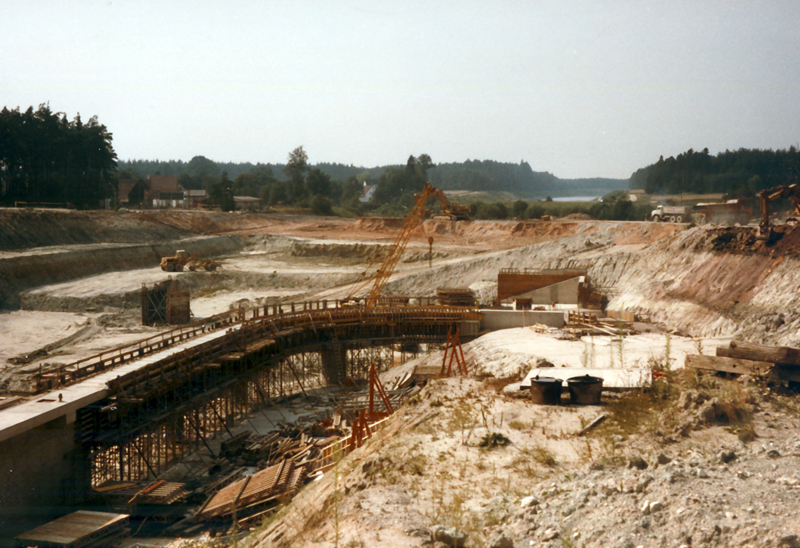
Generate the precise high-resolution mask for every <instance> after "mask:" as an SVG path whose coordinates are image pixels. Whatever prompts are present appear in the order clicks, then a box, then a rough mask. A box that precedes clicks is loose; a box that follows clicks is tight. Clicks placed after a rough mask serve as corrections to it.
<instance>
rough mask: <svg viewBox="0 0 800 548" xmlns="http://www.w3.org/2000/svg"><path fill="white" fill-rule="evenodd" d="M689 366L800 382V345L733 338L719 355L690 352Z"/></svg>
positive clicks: (717, 353)
mask: <svg viewBox="0 0 800 548" xmlns="http://www.w3.org/2000/svg"><path fill="white" fill-rule="evenodd" d="M686 367H691V368H693V369H701V370H706V371H716V372H719V373H732V374H736V375H751V376H755V377H763V376H767V375H772V376H773V378H775V379H777V380H781V381H790V382H800V348H790V347H788V346H765V345H760V344H751V343H745V342H738V341H731V343H730V345H729V346H727V347H725V346H720V347H717V351H716V356H703V355H687V356H686Z"/></svg>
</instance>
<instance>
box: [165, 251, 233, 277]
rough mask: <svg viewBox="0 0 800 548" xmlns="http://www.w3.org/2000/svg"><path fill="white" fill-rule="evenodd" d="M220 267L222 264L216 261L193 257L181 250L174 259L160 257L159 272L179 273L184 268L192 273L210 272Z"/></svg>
mask: <svg viewBox="0 0 800 548" xmlns="http://www.w3.org/2000/svg"><path fill="white" fill-rule="evenodd" d="M220 266H222V264H221V263H218V262H217V261H212V260H211V259H201V258H200V257H195V256H194V254H189V253H186V251H184V250H183V249H179V250H178V251H176V252H175V256H174V257H161V270H163V271H165V272H180V271H182V270H183V269H184V268H188V269H189V270H192V271H194V270H197V269H198V268H202V269H204V270H208V271H209V272H212V271H214V270H216V269H217V268H218V267H220Z"/></svg>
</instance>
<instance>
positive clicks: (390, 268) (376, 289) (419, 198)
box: [367, 184, 436, 306]
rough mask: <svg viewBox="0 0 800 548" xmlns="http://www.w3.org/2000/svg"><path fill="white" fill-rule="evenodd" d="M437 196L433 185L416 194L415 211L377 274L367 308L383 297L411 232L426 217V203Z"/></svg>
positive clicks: (428, 185)
mask: <svg viewBox="0 0 800 548" xmlns="http://www.w3.org/2000/svg"><path fill="white" fill-rule="evenodd" d="M435 194H436V189H435V188H434V187H433V185H431V184H426V185H425V188H423V189H422V192H420V193H419V194H414V200H415V203H414V209H412V210H411V212H410V213H409V214H408V216H406V220H405V222H404V223H403V228H402V229H400V233H399V234H398V235H397V237H396V238H395V239H394V242H392V245H391V247H390V248H389V255H388V256H387V257H386V259H385V260H384V261H383V264H382V265H381V267H380V268H379V269H378V272H377V274H375V278H374V280H373V283H372V288H371V289H370V291H369V295H367V306H371V305H372V304H373V303H374V302H375V299H377V298H378V297H380V296H381V293H382V292H383V286H385V285H386V282H388V281H389V277H391V275H392V273H393V272H394V269H395V267H396V266H397V263H398V262H399V261H400V257H401V256H402V255H403V251H404V250H405V248H406V245H407V244H408V240H409V238H410V237H411V232H412V231H413V230H414V229H415V228H416V227H417V225H418V224H419V222H420V220H422V218H423V217H424V215H425V202H427V201H428V198H430V197H431V196H433V195H435Z"/></svg>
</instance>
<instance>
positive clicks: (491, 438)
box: [478, 432, 511, 449]
mask: <svg viewBox="0 0 800 548" xmlns="http://www.w3.org/2000/svg"><path fill="white" fill-rule="evenodd" d="M510 443H511V440H510V439H508V438H507V437H505V436H504V435H503V434H501V433H500V432H489V433H488V434H486V435H485V436H483V438H482V439H481V441H480V443H479V444H478V447H485V448H486V449H494V448H495V447H505V446H506V445H508V444H510Z"/></svg>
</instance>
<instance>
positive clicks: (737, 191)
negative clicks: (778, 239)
mask: <svg viewBox="0 0 800 548" xmlns="http://www.w3.org/2000/svg"><path fill="white" fill-rule="evenodd" d="M798 176H800V152H798V150H797V148H796V147H794V146H791V147H789V148H788V149H782V150H775V151H773V150H759V149H744V148H740V149H739V150H736V151H731V150H726V151H725V152H720V153H719V154H717V155H716V156H712V155H711V154H709V153H708V149H707V148H706V149H703V150H702V151H701V152H695V151H694V150H692V149H689V150H687V151H686V152H684V153H682V154H678V156H677V157H672V156H670V157H669V158H667V159H666V160H665V159H664V157H663V156H661V158H659V160H658V162H656V163H655V164H651V165H649V166H647V167H643V168H641V169H638V170H637V171H635V172H634V173H633V175H631V179H630V188H632V189H643V190H644V191H645V192H646V193H648V194H680V193H682V192H684V193H687V194H688V193H691V194H714V193H723V194H725V195H726V197H727V198H744V197H750V196H755V195H756V194H757V193H758V191H759V190H762V189H764V188H772V187H775V186H778V185H788V184H792V183H795V182H797V179H798Z"/></svg>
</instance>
